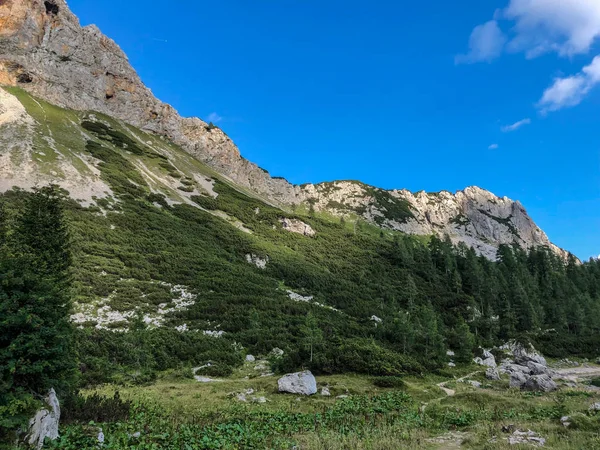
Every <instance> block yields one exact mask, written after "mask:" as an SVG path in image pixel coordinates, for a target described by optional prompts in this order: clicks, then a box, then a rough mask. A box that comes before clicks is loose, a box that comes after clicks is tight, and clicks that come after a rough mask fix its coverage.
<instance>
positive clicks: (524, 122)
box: [501, 118, 531, 133]
mask: <svg viewBox="0 0 600 450" xmlns="http://www.w3.org/2000/svg"><path fill="white" fill-rule="evenodd" d="M530 123H531V119H529V118H527V119H523V120H519V121H518V122H515V123H513V124H511V125H505V126H503V127H502V128H501V130H502V132H503V133H510V132H511V131H517V130H518V129H519V128H521V127H523V126H525V125H529V124H530Z"/></svg>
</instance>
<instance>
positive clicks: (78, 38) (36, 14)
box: [0, 0, 293, 203]
mask: <svg viewBox="0 0 600 450" xmlns="http://www.w3.org/2000/svg"><path fill="white" fill-rule="evenodd" d="M45 3H48V4H50V5H51V6H50V7H49V6H47V5H46V4H45ZM0 84H5V85H13V86H20V87H22V88H24V89H26V90H28V91H29V92H31V93H33V94H34V95H37V96H39V97H41V98H43V99H45V100H47V101H49V102H50V103H53V104H56V105H58V106H63V107H67V108H71V109H75V110H81V111H87V110H90V111H98V112H101V113H105V114H108V115H110V116H112V117H115V118H118V119H121V120H123V121H125V122H127V123H129V124H131V125H134V126H136V127H138V128H141V129H143V130H145V131H151V132H154V133H157V134H160V135H163V136H166V137H168V138H169V139H170V140H172V141H173V142H175V143H176V144H178V145H180V146H181V147H183V148H184V149H185V150H187V151H188V152H189V153H190V154H192V155H193V156H195V157H197V158H198V159H200V160H201V161H204V162H205V163H207V164H209V165H210V166H212V167H213V168H215V169H217V170H218V171H219V172H221V173H222V174H224V175H225V176H227V177H229V178H231V179H232V180H233V181H235V182H236V183H238V184H240V185H242V186H245V187H249V188H251V189H252V190H254V191H255V192H257V193H258V194H259V195H264V196H266V197H268V198H269V199H271V200H272V201H275V202H282V203H287V202H290V203H291V200H292V199H293V198H292V194H293V187H292V185H291V184H289V183H288V182H287V181H285V180H282V179H273V178H271V177H270V176H269V174H268V173H266V172H265V171H263V170H262V169H260V168H259V167H258V166H256V165H255V164H253V163H251V162H249V161H247V160H245V159H244V158H242V157H241V155H240V152H239V150H238V149H237V147H236V146H235V144H234V143H233V142H232V141H231V139H230V138H229V137H228V136H227V135H226V134H225V133H223V132H222V131H221V130H220V129H219V128H216V127H215V128H212V127H209V126H208V124H207V123H206V122H204V121H202V120H200V119H197V118H189V119H187V118H182V117H180V116H179V114H178V113H177V111H175V109H174V108H173V107H171V106H170V105H167V104H165V103H162V102H161V101H159V100H157V99H156V98H155V97H154V95H153V94H152V92H151V91H150V90H149V89H148V88H147V87H146V86H145V85H144V84H143V83H142V81H141V80H140V78H139V76H138V75H137V73H136V72H135V70H134V69H133V68H132V67H131V65H130V63H129V60H128V59H127V56H126V55H125V54H124V53H123V51H122V50H121V49H120V48H119V46H118V45H117V44H116V43H115V42H114V41H112V40H111V39H109V38H107V37H106V36H104V35H103V34H102V33H101V32H100V30H99V29H98V28H97V27H96V26H95V25H90V26H86V27H81V26H80V24H79V21H78V19H77V17H75V15H73V14H72V13H71V11H70V10H69V8H68V7H67V4H66V2H65V1H64V0H50V1H49V2H43V1H41V0H4V1H1V2H0Z"/></svg>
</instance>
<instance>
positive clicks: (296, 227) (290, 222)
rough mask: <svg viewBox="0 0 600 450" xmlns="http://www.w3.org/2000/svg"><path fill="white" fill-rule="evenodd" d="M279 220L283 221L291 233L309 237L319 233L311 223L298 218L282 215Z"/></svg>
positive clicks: (285, 228)
mask: <svg viewBox="0 0 600 450" xmlns="http://www.w3.org/2000/svg"><path fill="white" fill-rule="evenodd" d="M279 222H280V223H281V226H282V227H283V229H284V230H286V231H289V232H290V233H296V234H302V235H304V236H309V237H312V236H314V235H315V234H317V233H316V232H315V230H313V228H312V227H311V226H310V225H309V224H307V223H304V222H302V221H301V220H298V219H288V218H286V217H282V218H281V219H280V220H279Z"/></svg>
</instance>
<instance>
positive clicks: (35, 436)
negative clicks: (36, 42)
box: [0, 24, 60, 450]
mask: <svg viewBox="0 0 600 450" xmlns="http://www.w3.org/2000/svg"><path fill="white" fill-rule="evenodd" d="M0 25H1V24H0ZM45 401H46V404H47V405H48V406H49V407H50V408H49V409H46V408H44V409H40V410H39V411H38V412H37V413H36V414H35V416H34V417H33V418H32V419H31V420H30V421H29V432H28V433H27V437H26V438H25V440H26V442H27V443H28V444H29V445H30V446H32V447H34V448H36V449H38V450H39V449H41V448H42V447H43V446H44V440H45V439H46V438H48V439H50V440H51V441H54V440H56V439H58V424H59V421H60V403H59V401H58V397H57V396H56V392H55V391H54V389H50V392H49V393H48V396H47V397H46V398H45Z"/></svg>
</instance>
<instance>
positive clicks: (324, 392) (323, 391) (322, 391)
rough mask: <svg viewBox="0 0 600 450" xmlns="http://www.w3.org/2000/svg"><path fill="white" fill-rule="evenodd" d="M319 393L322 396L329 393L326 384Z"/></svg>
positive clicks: (326, 395) (327, 395)
mask: <svg viewBox="0 0 600 450" xmlns="http://www.w3.org/2000/svg"><path fill="white" fill-rule="evenodd" d="M321 395H323V396H324V397H329V396H330V395H331V392H329V388H328V387H327V386H323V387H322V388H321Z"/></svg>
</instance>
